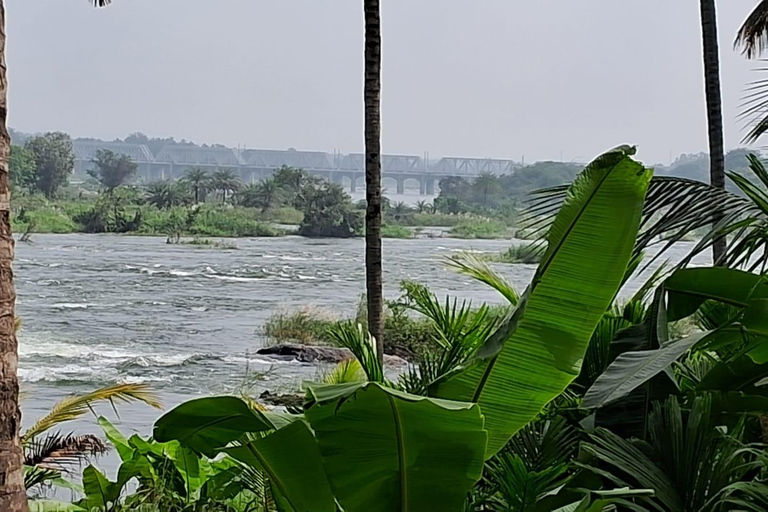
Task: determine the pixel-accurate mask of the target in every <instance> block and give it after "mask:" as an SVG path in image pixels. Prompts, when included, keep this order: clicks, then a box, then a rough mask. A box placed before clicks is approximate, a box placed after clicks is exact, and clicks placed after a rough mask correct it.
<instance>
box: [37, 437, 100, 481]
mask: <svg viewBox="0 0 768 512" xmlns="http://www.w3.org/2000/svg"><path fill="white" fill-rule="evenodd" d="M108 450H109V448H108V447H107V445H106V444H104V441H102V440H101V439H99V438H98V437H96V436H94V435H91V434H86V435H80V436H76V435H73V434H69V435H62V434H61V433H60V432H56V433H53V434H49V435H47V436H45V437H44V438H43V439H36V440H34V441H32V442H31V443H29V444H28V445H27V450H26V454H25V455H24V464H25V465H27V466H36V467H40V468H44V469H53V470H56V471H60V470H62V469H63V468H64V467H65V466H68V465H72V464H79V463H80V462H82V461H83V460H85V459H87V458H88V457H92V456H96V455H103V454H105V453H107V451H108Z"/></svg>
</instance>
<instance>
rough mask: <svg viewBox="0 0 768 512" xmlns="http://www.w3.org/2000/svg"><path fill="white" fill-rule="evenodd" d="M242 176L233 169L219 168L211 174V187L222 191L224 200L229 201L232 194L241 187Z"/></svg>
mask: <svg viewBox="0 0 768 512" xmlns="http://www.w3.org/2000/svg"><path fill="white" fill-rule="evenodd" d="M241 185H242V184H241V183H240V178H239V177H238V176H237V174H235V171H233V170H232V169H219V170H217V171H216V172H214V173H213V176H211V187H212V188H213V190H218V191H220V192H221V200H222V202H225V203H226V202H227V198H228V197H230V195H234V193H235V192H237V190H238V189H239V188H240V186H241Z"/></svg>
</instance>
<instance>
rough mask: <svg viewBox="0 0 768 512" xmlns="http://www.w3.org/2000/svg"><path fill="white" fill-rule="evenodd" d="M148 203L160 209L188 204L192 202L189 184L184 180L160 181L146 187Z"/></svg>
mask: <svg viewBox="0 0 768 512" xmlns="http://www.w3.org/2000/svg"><path fill="white" fill-rule="evenodd" d="M146 194H147V198H146V199H147V203H148V204H151V205H152V206H154V207H156V208H160V209H167V208H173V207H174V206H186V205H189V204H190V203H191V202H192V195H191V194H190V190H189V184H188V183H187V182H184V181H175V182H171V181H158V182H155V183H150V184H149V186H147V189H146Z"/></svg>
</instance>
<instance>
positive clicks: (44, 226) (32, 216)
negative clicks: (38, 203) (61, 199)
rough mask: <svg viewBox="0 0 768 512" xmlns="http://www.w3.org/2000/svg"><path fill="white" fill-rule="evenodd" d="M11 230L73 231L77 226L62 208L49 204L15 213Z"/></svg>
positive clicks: (19, 231) (35, 231) (77, 228)
mask: <svg viewBox="0 0 768 512" xmlns="http://www.w3.org/2000/svg"><path fill="white" fill-rule="evenodd" d="M11 226H12V228H13V230H14V231H15V232H17V233H23V232H26V231H27V230H29V231H30V232H32V233H75V232H77V231H78V230H79V226H78V225H77V224H76V223H75V221H73V220H72V218H71V217H69V216H68V215H67V214H66V213H65V212H64V211H63V210H61V209H59V208H55V207H51V206H47V207H43V208H41V209H39V210H33V211H28V212H24V213H23V214H22V215H21V216H19V215H16V216H14V217H13V219H12V221H11Z"/></svg>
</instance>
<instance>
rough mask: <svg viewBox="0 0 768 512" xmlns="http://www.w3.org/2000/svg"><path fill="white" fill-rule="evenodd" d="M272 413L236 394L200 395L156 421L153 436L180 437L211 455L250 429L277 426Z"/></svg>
mask: <svg viewBox="0 0 768 512" xmlns="http://www.w3.org/2000/svg"><path fill="white" fill-rule="evenodd" d="M274 428H275V423H274V422H273V421H272V420H270V419H269V417H268V415H267V414H265V413H262V412H260V411H255V410H253V409H252V408H251V407H249V406H248V405H247V404H246V403H245V402H243V401H242V400H240V399H239V398H236V397H234V396H218V397H210V398H198V399H195V400H189V401H188V402H184V403H182V404H180V405H178V406H176V407H174V408H173V409H171V410H170V411H168V412H167V413H165V414H164V415H162V416H161V417H160V419H158V420H157V421H156V422H155V428H154V433H153V437H154V439H155V440H156V441H157V442H159V443H164V442H167V441H172V440H177V441H179V442H180V443H181V444H182V445H183V446H187V447H189V448H192V449H193V450H195V451H197V452H199V453H202V454H204V455H206V456H208V457H214V456H215V455H216V454H217V453H218V452H219V450H220V449H221V448H224V447H225V446H226V445H227V444H229V443H230V442H232V441H234V440H236V439H239V438H241V437H242V436H243V434H244V433H246V432H262V431H266V430H273V429H274Z"/></svg>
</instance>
